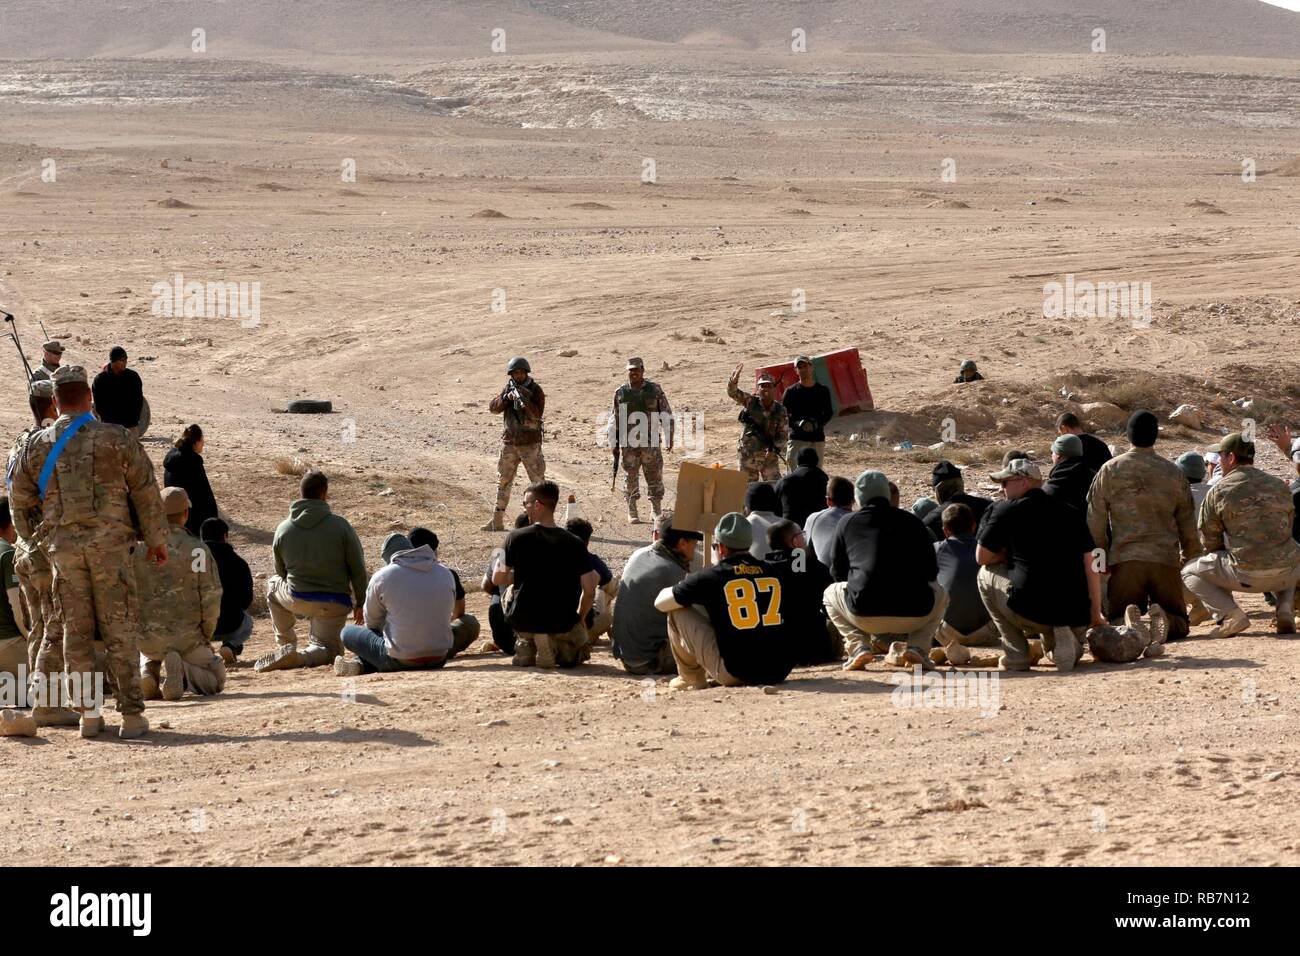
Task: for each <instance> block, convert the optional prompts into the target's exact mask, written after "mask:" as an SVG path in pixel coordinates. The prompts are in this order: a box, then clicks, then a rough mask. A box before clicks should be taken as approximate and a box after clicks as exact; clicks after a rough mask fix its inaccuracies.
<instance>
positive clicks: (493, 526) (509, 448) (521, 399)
mask: <svg viewBox="0 0 1300 956" xmlns="http://www.w3.org/2000/svg"><path fill="white" fill-rule="evenodd" d="M532 373H533V368H532V366H531V365H529V364H528V359H526V358H524V357H523V356H522V355H517V356H515V357H514V358H512V359H511V360H510V361H509V363H508V364H507V365H506V374H507V375H508V376H509V377H510V380H509V381H508V382H506V384H505V387H504V388H503V389H501V391H500V392H498V393H497V395H496V397H495V398H493V399H492V401H491V402H490V403H489V404H488V411H490V412H491V413H492V414H493V415H503V416H505V431H504V432H503V433H502V435H501V457H500V458H498V459H497V506H496V511H495V512H493V514H492V519H491V520H490V521H488V523H487V524H485V525H484V526H483V527H482V529H481V530H483V531H504V530H505V520H504V515H505V513H506V505H508V504H509V503H510V489H511V487H512V486H513V485H514V483H515V475H517V474H518V473H519V465H520V463H521V462H522V463H523V466H524V469H525V470H526V471H527V472H528V480H529V481H530V482H532V483H534V484H536V483H537V482H539V481H545V480H546V459H545V458H543V457H542V415H544V414H545V413H546V393H545V392H543V391H542V386H540V385H538V384H537V382H536V381H534V380H533V376H532Z"/></svg>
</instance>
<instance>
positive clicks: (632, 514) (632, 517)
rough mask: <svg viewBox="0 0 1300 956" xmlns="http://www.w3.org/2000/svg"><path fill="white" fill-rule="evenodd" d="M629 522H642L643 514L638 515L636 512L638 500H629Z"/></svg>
mask: <svg viewBox="0 0 1300 956" xmlns="http://www.w3.org/2000/svg"><path fill="white" fill-rule="evenodd" d="M627 523H628V524H640V523H641V516H640V515H638V514H637V513H636V502H635V501H629V502H628V503H627Z"/></svg>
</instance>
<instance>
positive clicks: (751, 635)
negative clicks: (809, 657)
mask: <svg viewBox="0 0 1300 956" xmlns="http://www.w3.org/2000/svg"><path fill="white" fill-rule="evenodd" d="M782 597H783V595H782V593H781V582H780V580H779V579H778V578H777V576H776V572H775V571H774V570H773V569H772V568H770V567H769V566H768V565H767V563H766V562H764V561H759V560H757V559H755V558H754V557H753V556H752V555H750V554H749V552H741V553H739V554H729V555H727V556H726V557H725V558H723V559H722V560H721V561H719V562H718V563H717V564H715V565H713V566H712V567H709V568H705V569H704V570H702V571H696V572H695V573H694V574H689V575H687V576H686V577H685V578H684V579H683V580H682V581H680V582H678V583H677V584H676V585H674V587H673V598H674V599H675V600H676V601H677V603H678V604H680V605H682V607H699V608H701V609H702V610H704V611H705V612H707V613H708V615H709V623H711V624H712V625H713V632H714V634H716V635H717V639H718V653H720V654H721V655H722V662H723V663H724V664H725V665H726V667H727V671H728V672H729V673H730V674H731V676H732V677H735V678H736V679H737V680H740V681H743V682H744V683H746V684H776V683H779V682H780V681H783V680H785V678H786V675H788V674H789V673H790V670H791V668H793V667H794V658H795V649H794V642H793V640H792V639H791V635H790V633H789V628H788V627H787V626H786V624H785V618H784V614H783V613H782V609H781V600H782Z"/></svg>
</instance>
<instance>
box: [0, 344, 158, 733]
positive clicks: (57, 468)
mask: <svg viewBox="0 0 1300 956" xmlns="http://www.w3.org/2000/svg"><path fill="white" fill-rule="evenodd" d="M54 401H55V405H56V407H57V409H58V412H59V417H58V419H57V420H56V421H55V422H54V424H52V425H50V426H49V427H48V428H45V429H43V430H42V431H41V432H40V433H38V434H37V435H35V436H33V437H32V439H31V440H29V441H28V442H27V445H26V446H25V447H24V448H23V449H22V451H21V452H20V453H19V457H18V461H17V463H16V465H15V467H14V474H13V493H12V497H11V503H12V504H13V508H14V519H15V525H16V526H17V528H18V532H19V534H21V535H22V536H23V538H24V539H26V540H27V541H28V542H30V543H32V544H34V545H36V546H42V545H43V546H45V547H46V548H48V551H49V555H50V560H51V562H52V563H53V565H54V595H55V601H56V602H57V604H58V606H59V608H60V610H61V611H62V614H63V634H62V638H63V657H64V661H65V663H66V665H67V670H68V671H69V672H70V673H74V674H77V675H79V678H80V684H81V696H80V699H78V700H75V701H73V704H74V705H75V709H76V710H78V711H80V712H81V735H82V736H83V737H94V736H95V735H97V734H98V733H99V732H100V730H102V729H103V726H104V718H103V717H101V716H92V715H91V714H89V713H87V711H89V710H92V709H93V702H92V701H90V700H89V699H88V697H89V690H90V688H91V687H92V686H93V684H92V681H93V679H94V678H93V675H94V670H95V655H94V647H93V641H94V638H95V631H96V628H98V630H99V634H100V636H101V637H102V638H103V641H104V645H105V650H106V651H107V655H108V668H109V670H110V672H111V675H112V679H113V682H114V688H115V691H114V694H115V696H116V698H117V710H118V713H119V714H121V715H122V726H121V728H120V730H119V736H121V737H126V738H130V737H139V736H141V735H142V734H144V733H146V732H148V730H149V722H148V721H147V720H145V718H144V714H143V711H144V700H143V698H142V697H141V695H140V681H139V678H138V676H137V675H138V667H139V664H138V660H139V648H138V646H137V644H136V640H137V634H138V631H139V618H138V614H137V607H138V602H137V598H136V585H135V569H134V567H133V562H132V555H133V553H134V551H135V549H136V548H137V547H139V546H140V545H139V544H138V542H137V533H136V529H135V527H134V526H133V525H132V521H131V506H132V505H134V507H135V513H136V516H137V518H138V520H139V527H140V532H139V534H140V536H141V537H143V538H144V542H145V543H144V547H146V548H147V553H148V556H149V558H150V559H152V560H153V561H155V562H156V563H157V564H159V565H161V564H164V563H165V562H166V561H167V522H166V519H165V518H164V517H163V506H162V498H161V496H160V495H159V493H158V485H157V484H156V483H155V481H154V471H153V464H152V463H151V462H150V461H149V456H148V455H146V454H145V451H144V449H143V448H142V447H141V446H140V442H139V441H137V440H136V439H135V438H134V437H133V436H132V435H131V434H130V432H128V431H127V430H126V429H125V428H123V427H122V426H120V425H111V424H108V423H106V422H100V421H97V420H96V419H95V417H94V415H92V414H91V411H90V408H91V396H90V386H89V384H88V383H87V380H86V370H85V369H84V368H82V367H81V366H79V365H71V366H63V367H61V368H60V369H59V370H58V371H57V372H56V373H55V376H54ZM57 639H58V636H57V635H55V634H52V633H50V632H49V631H48V629H47V632H46V634H45V636H44V638H43V640H42V647H41V655H42V657H43V658H48V654H49V650H50V645H51V644H52V642H54V641H56V640H57Z"/></svg>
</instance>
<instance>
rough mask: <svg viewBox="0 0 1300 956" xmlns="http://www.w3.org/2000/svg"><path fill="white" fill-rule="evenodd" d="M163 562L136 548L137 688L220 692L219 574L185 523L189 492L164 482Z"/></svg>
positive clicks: (152, 693) (154, 693) (150, 693)
mask: <svg viewBox="0 0 1300 956" xmlns="http://www.w3.org/2000/svg"><path fill="white" fill-rule="evenodd" d="M162 502H163V511H164V512H165V513H166V515H167V558H168V560H167V563H166V564H163V565H160V566H157V567H155V566H154V564H153V562H151V561H150V560H149V559H148V557H147V556H146V555H145V553H144V549H143V548H137V549H136V552H135V580H136V588H137V590H138V591H139V594H140V625H141V637H140V694H141V696H143V697H144V699H145V700H158V699H160V698H161V699H162V700H180V699H181V695H182V694H184V693H185V690H186V688H188V689H189V690H190V692H191V693H194V694H203V695H207V694H219V693H221V691H222V689H223V688H224V687H225V686H226V665H225V664H224V663H223V662H222V660H221V658H220V657H218V656H217V655H216V654H214V653H213V651H212V645H211V643H210V642H211V640H212V635H213V634H215V633H216V630H217V619H218V618H219V617H220V616H221V577H220V574H219V572H218V571H217V562H216V561H215V560H214V559H213V557H212V552H210V551H209V550H208V549H207V546H206V545H205V544H204V543H203V542H202V541H200V540H199V539H198V538H196V537H194V535H192V534H190V533H189V531H187V530H186V528H185V521H186V519H188V518H189V515H190V496H189V495H188V494H187V493H186V491H185V489H184V488H164V489H163V493H162Z"/></svg>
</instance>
